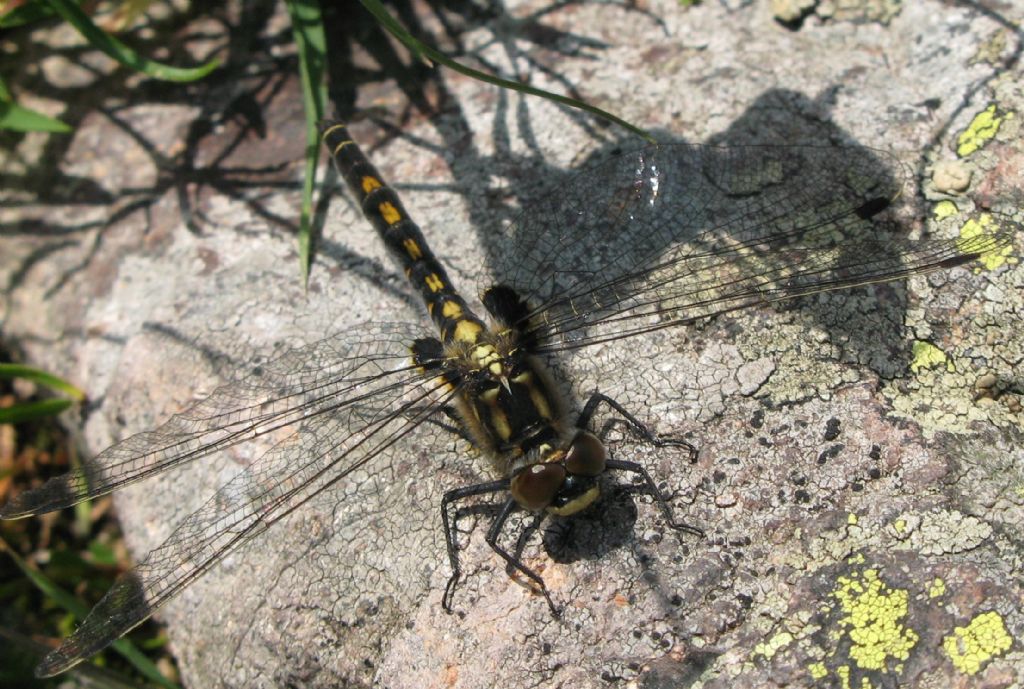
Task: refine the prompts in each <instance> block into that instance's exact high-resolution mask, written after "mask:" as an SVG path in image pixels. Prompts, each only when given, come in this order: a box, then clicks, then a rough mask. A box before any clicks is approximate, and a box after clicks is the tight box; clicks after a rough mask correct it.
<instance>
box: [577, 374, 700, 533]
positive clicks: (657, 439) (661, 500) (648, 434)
mask: <svg viewBox="0 0 1024 689" xmlns="http://www.w3.org/2000/svg"><path fill="white" fill-rule="evenodd" d="M601 403H604V404H607V405H608V406H609V407H611V408H612V409H614V410H615V411H616V412H618V414H619V415H620V416H621V417H622V418H623V419H624V420H625V421H626V423H627V424H628V425H629V427H630V428H632V429H633V431H635V432H636V433H637V434H638V435H639V436H640V437H641V438H642V439H643V440H644V441H646V442H649V443H651V444H652V445H654V446H655V447H682V448H686V451H687V453H689V455H690V461H691V462H695V461H696V460H697V448H696V447H694V446H693V445H691V444H690V443H688V442H686V441H685V440H680V439H678V438H662V437H661V436H659V435H658V434H657V433H655V432H653V431H652V430H651V429H649V428H648V427H647V426H645V425H644V424H642V423H640V421H639V420H638V419H637V418H636V417H635V416H633V415H632V414H630V413H629V412H628V411H627V410H626V408H625V407H623V406H622V405H621V404H619V403H618V402H616V401H615V400H613V399H612V398H611V397H608V396H607V395H602V394H601V393H599V392H595V393H594V394H593V395H591V396H590V399H589V400H587V403H586V404H585V405H584V406H583V411H582V412H580V415H579V418H578V419H577V420H576V426H577V427H578V428H587V426H589V425H590V420H591V418H592V417H593V416H594V412H595V411H597V407H598V405H600V404H601ZM606 467H607V468H608V469H611V470H613V471H631V472H633V473H636V474H639V475H640V477H641V478H642V479H643V481H644V484H645V487H646V489H647V491H648V492H649V493H650V494H651V496H652V497H653V498H654V500H655V501H656V502H657V503H658V507H659V508H660V509H661V512H662V514H663V515H664V516H665V521H667V522H668V525H669V526H671V527H672V528H673V529H675V530H677V531H685V532H686V533H689V534H693V535H694V536H699V537H700V538H704V532H703V531H702V530H701V529H698V528H697V527H695V526H690V525H689V524H685V523H683V522H677V521H676V519H675V515H673V514H672V508H671V507H669V505H668V500H666V499H665V496H664V495H662V494H661V491H660V490H658V487H657V486H656V485H655V484H654V479H652V478H651V475H650V474H649V473H647V469H645V468H644V467H643V466H642V465H640V464H638V463H636V462H627V461H623V460H617V459H609V460H608V461H607V463H606Z"/></svg>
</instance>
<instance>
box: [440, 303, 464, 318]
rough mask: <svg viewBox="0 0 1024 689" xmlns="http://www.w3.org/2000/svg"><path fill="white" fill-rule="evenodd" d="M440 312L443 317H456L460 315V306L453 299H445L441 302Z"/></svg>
mask: <svg viewBox="0 0 1024 689" xmlns="http://www.w3.org/2000/svg"><path fill="white" fill-rule="evenodd" d="M441 314H442V315H443V316H444V317H445V318H458V317H459V316H461V315H462V307H461V306H459V305H458V303H457V302H454V301H446V302H445V303H443V304H441Z"/></svg>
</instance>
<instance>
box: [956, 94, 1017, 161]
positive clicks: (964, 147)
mask: <svg viewBox="0 0 1024 689" xmlns="http://www.w3.org/2000/svg"><path fill="white" fill-rule="evenodd" d="M1012 117H1013V113H1012V112H1007V113H1000V112H999V111H998V110H997V109H996V106H995V105H990V106H988V107H987V108H985V109H984V110H983V111H981V112H979V113H978V114H977V115H975V116H974V119H973V120H971V123H970V124H969V125H967V129H965V130H964V131H963V132H961V134H960V136H959V137H958V138H957V142H956V152H957V155H959V156H960V157H965V156H969V155H971V154H972V153H974V152H975V151H977V150H978V149H979V148H981V147H982V146H984V145H985V144H987V143H988V142H989V141H990V140H991V139H993V138H994V137H995V135H996V134H997V133H998V132H999V127H1000V125H1002V124H1003V120H1006V119H1009V118H1012Z"/></svg>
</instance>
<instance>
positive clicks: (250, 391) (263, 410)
mask: <svg viewBox="0 0 1024 689" xmlns="http://www.w3.org/2000/svg"><path fill="white" fill-rule="evenodd" d="M423 332H424V331H423V328H422V327H417V326H414V325H407V324H401V323H375V324H368V325H364V326H362V328H361V329H360V330H359V331H357V332H356V335H355V337H354V338H353V340H352V341H346V340H342V339H340V338H338V337H332V338H327V339H324V340H321V341H319V342H314V343H312V344H309V345H307V346H305V347H301V348H298V349H295V350H292V351H290V352H288V353H286V354H284V355H282V356H281V357H279V358H277V359H275V360H273V361H271V362H269V363H267V364H265V365H264V366H261V367H259V368H257V369H255V370H254V371H253V372H252V373H251V375H249V376H248V377H245V378H242V379H241V380H238V381H234V382H231V383H227V384H225V385H222V386H221V387H219V388H217V389H216V390H215V391H214V392H213V393H212V394H211V395H210V396H209V397H207V398H206V399H204V400H202V401H200V402H198V403H196V404H195V405H194V406H192V407H191V408H189V409H188V410H186V411H184V412H182V413H180V414H176V415H174V416H172V417H171V418H170V419H169V420H168V421H166V422H165V423H164V424H163V425H161V426H160V427H158V428H156V429H155V430H152V431H146V432H144V433H139V434H137V435H133V436H131V437H129V438H127V439H125V440H123V441H121V442H119V443H117V444H116V445H113V446H111V447H110V448H108V449H107V450H105V451H104V452H102V453H100V454H99V455H97V456H96V457H95V458H93V459H92V460H91V461H89V462H88V463H87V464H86V466H84V467H82V468H81V469H79V470H76V471H72V472H69V473H67V474H64V475H62V476H57V477H55V478H53V479H50V480H49V481H47V482H46V483H45V484H43V485H42V486H40V487H39V488H36V489H34V490H29V491H25V492H24V493H21V494H20V495H18V496H16V497H15V498H14V499H13V500H11V501H10V502H8V503H7V504H6V505H4V506H3V508H0V518H2V519H15V518H19V517H27V516H30V515H34V514H41V513H44V512H51V511H53V510H58V509H62V508H64V507H69V506H71V505H74V504H76V503H79V502H81V501H83V500H85V499H87V498H93V497H97V496H100V495H105V494H106V493H109V492H111V491H114V490H117V489H118V488H120V487H122V486H126V485H128V484H130V483H134V482H136V481H140V480H142V479H144V478H148V477H149V476H152V475H154V474H157V473H159V472H161V471H164V470H166V469H169V468H171V467H174V466H177V465H179V464H183V463H185V462H190V461H192V460H194V459H198V458H200V457H205V456H207V455H209V454H212V453H214V452H219V451H221V450H223V449H225V448H228V447H231V446H232V445H236V444H238V443H242V442H245V441H248V440H251V439H253V438H257V437H259V436H263V435H266V434H268V433H274V432H277V431H279V430H280V429H282V428H288V427H291V426H293V425H294V424H297V423H300V422H302V421H304V420H306V419H313V418H316V417H319V416H321V415H324V414H337V413H338V412H340V411H343V410H346V409H347V410H348V413H352V412H356V411H358V409H359V408H360V405H363V404H366V403H367V401H368V400H369V399H370V398H373V397H374V396H376V395H381V394H384V393H385V392H386V391H388V390H392V391H400V390H401V389H402V388H403V387H404V386H406V385H408V384H409V381H410V378H411V376H412V373H411V362H410V359H409V345H410V343H411V342H412V341H413V339H415V338H416V337H417V336H420V335H422V334H423Z"/></svg>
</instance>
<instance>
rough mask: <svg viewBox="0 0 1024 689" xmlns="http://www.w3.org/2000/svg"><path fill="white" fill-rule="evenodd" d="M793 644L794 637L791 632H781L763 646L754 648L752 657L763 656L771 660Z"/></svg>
mask: <svg viewBox="0 0 1024 689" xmlns="http://www.w3.org/2000/svg"><path fill="white" fill-rule="evenodd" d="M791 643H793V635H792V634H790V633H789V632H779V633H778V634H776V635H775V636H773V637H772V638H770V639H768V641H765V642H764V643H763V644H758V645H756V646H754V652H753V653H751V654H750V655H751V657H753V656H759V655H762V656H764V657H765V658H766V659H769V660H770V659H771V657H772V656H774V655H775V654H776V653H778V652H779V651H780V650H782V649H783V648H785V647H786V646H788V645H790V644H791Z"/></svg>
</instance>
